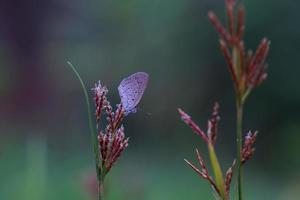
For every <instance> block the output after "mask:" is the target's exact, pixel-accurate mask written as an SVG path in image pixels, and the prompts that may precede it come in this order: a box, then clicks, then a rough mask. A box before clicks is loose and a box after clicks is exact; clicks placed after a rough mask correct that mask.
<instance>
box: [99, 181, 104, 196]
mask: <svg viewBox="0 0 300 200" xmlns="http://www.w3.org/2000/svg"><path fill="white" fill-rule="evenodd" d="M103 191H104V188H103V181H102V180H100V181H99V182H98V200H103Z"/></svg>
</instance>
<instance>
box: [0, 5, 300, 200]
mask: <svg viewBox="0 0 300 200" xmlns="http://www.w3.org/2000/svg"><path fill="white" fill-rule="evenodd" d="M243 3H244V5H245V7H246V9H247V21H246V22H247V23H246V24H247V27H246V36H245V41H246V46H247V47H248V48H252V49H254V48H255V47H256V46H257V44H258V43H259V41H260V39H261V38H262V37H264V36H266V37H268V38H269V39H270V40H271V41H272V44H271V51H270V56H269V58H268V63H269V66H270V67H269V69H268V71H269V78H268V79H267V81H266V82H264V83H263V84H262V86H260V87H259V88H258V89H257V90H256V91H254V92H253V93H252V95H251V96H250V98H249V100H248V102H247V104H246V109H245V123H244V125H245V126H244V132H246V131H247V130H259V131H260V132H259V136H258V141H257V143H256V153H255V156H254V158H253V159H252V160H251V161H250V162H249V163H248V164H247V166H246V167H245V196H246V197H247V199H255V200H260V199H261V200H266V199H274V200H275V199H278V200H281V199H298V198H299V195H300V193H299V191H300V183H299V182H300V170H299V166H300V157H299V152H300V145H299V144H300V135H299V133H300V123H299V122H300V116H299V114H298V113H299V111H300V101H299V100H300V92H299V88H298V87H299V82H300V81H299V74H300V67H299V53H300V51H299V50H300V39H299V34H300V28H299V27H300V26H299V20H298V19H299V17H300V12H299V8H300V2H298V1H293V0H286V1H274V0H265V1H260V0H245V1H243ZM209 10H214V11H215V12H216V13H217V14H218V16H220V17H221V19H222V20H224V17H223V16H224V2H223V1H222V0H185V1H183V0H152V1H147V0H129V1H126V0H125V1H124V0H109V1H104V0H90V1H83V0H76V1H75V0H73V1H67V0H47V1H38V0H27V1H23V0H1V1H0V44H1V45H0V199H1V200H2V199H3V200H17V199H22V200H27V199H28V200H41V199H43V200H44V199H45V200H47V199H49V200H50V199H56V200H66V199H72V200H76V199H78V200H79V199H89V198H90V195H89V192H88V191H87V190H86V187H85V182H86V177H87V176H88V175H89V174H90V173H93V156H92V150H91V145H90V135H89V132H88V126H87V114H86V109H85V102H84V97H83V93H82V90H81V88H80V85H79V82H78V81H77V80H76V78H75V76H74V74H73V73H72V72H71V70H70V68H68V66H67V64H66V61H67V60H70V61H72V63H73V64H74V65H75V66H77V68H78V70H79V72H80V73H81V75H82V77H83V78H84V80H85V81H86V83H87V85H88V87H89V88H92V87H93V85H94V83H95V82H96V81H97V80H99V79H100V80H101V81H102V83H104V84H105V85H107V87H108V88H109V97H110V100H111V102H112V104H113V105H114V104H116V103H118V102H119V97H118V93H117V86H118V84H119V82H120V81H121V80H122V78H124V77H126V76H128V75H129V74H131V73H134V72H137V71H145V72H147V73H149V74H150V82H149V86H148V88H147V90H146V92H145V94H144V97H143V100H142V102H141V103H140V105H139V107H140V108H141V111H139V112H138V113H137V114H134V115H130V116H128V117H127V118H126V119H125V122H124V125H125V128H126V135H127V136H129V137H130V144H129V147H128V149H127V150H126V151H125V153H124V154H123V156H122V157H121V159H120V160H119V161H118V164H117V165H116V166H115V167H114V168H113V170H112V172H111V174H110V175H109V176H108V177H107V182H106V195H107V199H108V200H109V199H111V200H113V199H116V200H117V199H122V200H126V199H130V200H150V199H151V200H154V199H155V200H166V199H173V200H177V199H178V200H183V199H184V200H185V199H186V200H189V199H213V197H212V195H211V188H210V186H209V185H208V184H207V183H206V182H205V181H204V180H202V179H201V178H200V177H198V176H197V175H196V174H195V173H194V172H193V171H192V170H191V169H189V168H188V167H187V166H186V164H185V163H184V161H183V159H184V158H188V159H190V160H195V155H194V148H195V147H198V148H200V150H201V152H202V154H203V155H204V157H205V158H207V156H205V155H207V152H206V147H205V144H204V143H203V142H202V141H201V139H200V138H199V137H197V136H196V135H195V134H194V133H193V132H192V131H191V130H190V129H189V128H188V127H187V126H186V125H185V124H184V123H183V122H181V120H180V117H179V115H178V113H177V108H178V107H181V108H183V109H184V110H185V111H186V112H188V113H189V114H190V115H191V116H193V118H194V119H195V120H196V121H197V122H199V124H200V125H201V127H203V129H206V123H207V119H208V118H209V116H210V112H211V107H212V105H213V103H214V102H215V101H218V102H219V103H220V105H221V118H222V120H221V122H220V131H219V137H218V143H217V153H218V155H219V159H220V162H221V164H222V166H223V170H225V169H227V167H228V166H229V165H230V163H231V161H232V159H233V158H234V156H235V104H234V93H233V88H232V84H231V80H230V76H229V73H228V70H227V68H226V65H225V62H224V60H223V57H222V54H221V52H220V50H219V46H218V36H217V34H216V32H215V30H214V28H213V27H212V25H211V24H210V23H209V21H208V19H207V12H208V11H209Z"/></svg>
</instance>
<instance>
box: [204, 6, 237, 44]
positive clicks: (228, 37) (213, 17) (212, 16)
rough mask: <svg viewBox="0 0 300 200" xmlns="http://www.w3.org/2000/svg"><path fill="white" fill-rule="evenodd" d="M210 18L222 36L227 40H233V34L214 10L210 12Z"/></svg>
mask: <svg viewBox="0 0 300 200" xmlns="http://www.w3.org/2000/svg"><path fill="white" fill-rule="evenodd" d="M208 18H209V19H210V21H211V23H212V24H213V25H214V27H215V28H216V30H217V32H218V33H219V34H220V36H221V38H222V39H223V40H225V41H226V42H230V41H231V40H232V38H231V35H230V34H229V33H228V31H227V30H226V28H225V27H224V26H223V25H222V24H221V22H220V20H219V19H218V17H217V16H216V14H215V13H214V12H208Z"/></svg>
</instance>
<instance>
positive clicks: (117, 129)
mask: <svg viewBox="0 0 300 200" xmlns="http://www.w3.org/2000/svg"><path fill="white" fill-rule="evenodd" d="M93 91H94V100H95V106H96V122H97V124H99V122H100V117H101V113H102V110H103V109H105V114H106V120H107V125H106V129H105V131H102V130H99V134H98V145H99V159H100V160H101V162H100V163H99V170H100V171H101V174H102V176H105V175H106V174H107V173H108V172H109V171H110V169H111V167H112V166H113V165H114V164H115V163H116V161H117V160H118V158H119V157H120V155H121V153H122V152H123V151H124V150H125V149H126V148H127V146H128V138H127V139H126V138H125V133H124V127H123V126H121V123H122V120H123V118H124V108H123V106H122V105H121V104H119V105H118V106H117V109H116V110H115V112H114V111H113V108H112V106H111V105H110V103H109V101H108V100H107V98H106V95H107V92H108V91H107V89H106V87H103V86H101V84H100V81H99V82H98V83H97V84H96V85H95V88H94V89H93ZM97 127H98V129H100V126H97ZM103 173H104V174H103Z"/></svg>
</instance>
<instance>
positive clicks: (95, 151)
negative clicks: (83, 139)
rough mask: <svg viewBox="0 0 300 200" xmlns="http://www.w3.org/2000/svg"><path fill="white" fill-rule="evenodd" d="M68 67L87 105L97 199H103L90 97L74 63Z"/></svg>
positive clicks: (69, 63)
mask: <svg viewBox="0 0 300 200" xmlns="http://www.w3.org/2000/svg"><path fill="white" fill-rule="evenodd" d="M67 63H68V65H69V67H70V68H71V69H72V71H73V72H74V74H75V75H76V77H77V79H78V80H79V82H80V85H81V87H82V90H83V93H84V97H85V102H86V106H87V112H88V121H89V129H90V133H91V141H92V144H93V152H94V156H95V166H96V172H97V179H98V183H99V186H100V184H101V190H100V187H99V200H100V199H101V200H103V198H102V196H103V194H102V193H103V181H102V178H101V174H100V171H99V168H98V166H99V147H98V143H97V132H96V131H95V129H94V126H93V122H92V112H91V105H90V99H89V95H88V92H87V89H86V86H85V84H84V82H83V80H82V78H81V76H80V74H79V73H78V71H77V70H76V68H75V67H74V65H73V64H72V63H71V62H69V61H68V62H67Z"/></svg>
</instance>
